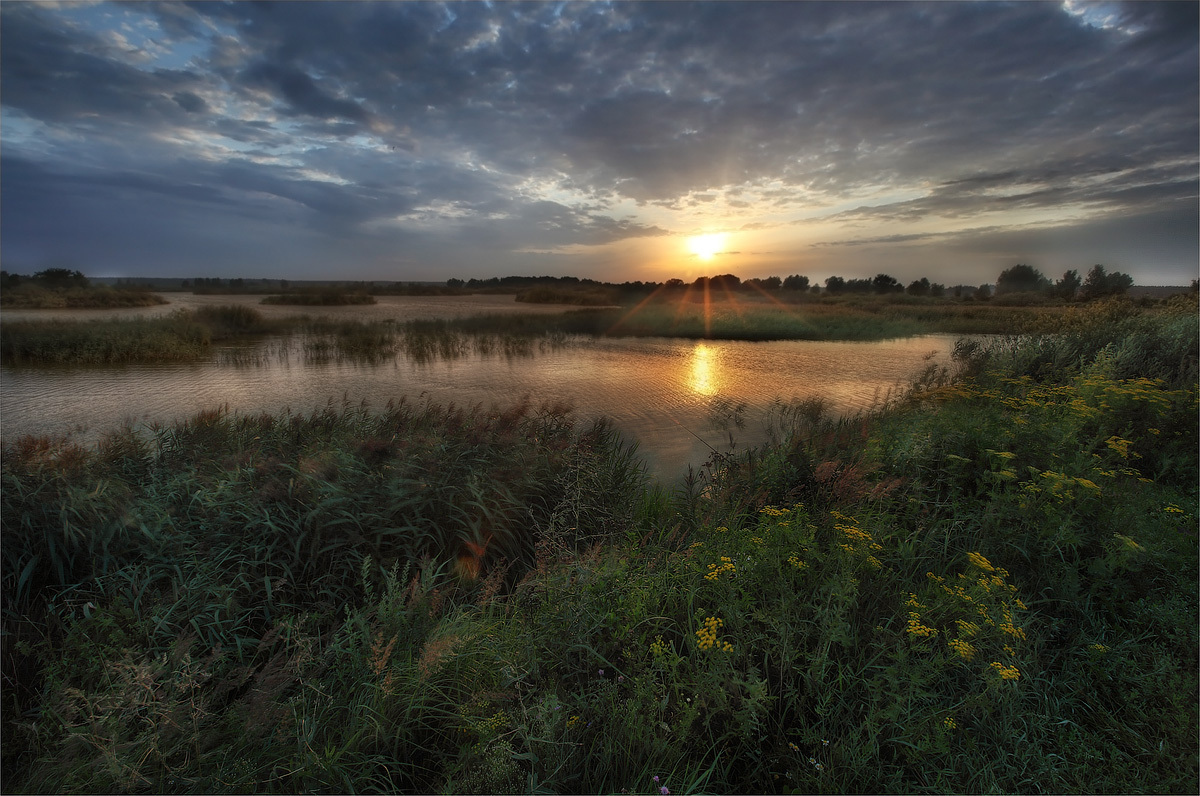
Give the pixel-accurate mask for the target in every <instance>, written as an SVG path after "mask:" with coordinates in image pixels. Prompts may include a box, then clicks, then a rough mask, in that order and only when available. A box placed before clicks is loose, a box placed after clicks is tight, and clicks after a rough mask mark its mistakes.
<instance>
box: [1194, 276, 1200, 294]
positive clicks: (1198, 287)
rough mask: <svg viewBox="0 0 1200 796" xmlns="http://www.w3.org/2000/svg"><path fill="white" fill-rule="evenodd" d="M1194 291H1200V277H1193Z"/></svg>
mask: <svg viewBox="0 0 1200 796" xmlns="http://www.w3.org/2000/svg"><path fill="white" fill-rule="evenodd" d="M1192 292H1193V293H1200V279H1193V280H1192Z"/></svg>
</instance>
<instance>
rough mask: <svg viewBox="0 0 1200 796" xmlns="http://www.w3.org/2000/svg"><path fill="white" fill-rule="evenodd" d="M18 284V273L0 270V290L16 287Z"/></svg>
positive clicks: (19, 277)
mask: <svg viewBox="0 0 1200 796" xmlns="http://www.w3.org/2000/svg"><path fill="white" fill-rule="evenodd" d="M19 284H21V275H20V274H10V273H9V272H8V271H0V290H5V289H7V288H10V287H16V286H17V285H19Z"/></svg>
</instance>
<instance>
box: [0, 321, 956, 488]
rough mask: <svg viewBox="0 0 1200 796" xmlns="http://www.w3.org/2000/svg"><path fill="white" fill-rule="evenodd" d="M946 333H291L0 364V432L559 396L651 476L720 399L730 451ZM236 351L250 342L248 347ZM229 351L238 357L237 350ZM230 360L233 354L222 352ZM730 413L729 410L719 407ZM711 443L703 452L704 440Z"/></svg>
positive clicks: (673, 466)
mask: <svg viewBox="0 0 1200 796" xmlns="http://www.w3.org/2000/svg"><path fill="white" fill-rule="evenodd" d="M956 339H957V337H956V336H953V335H930V336H924V337H914V338H908V339H902V340H890V341H884V342H876V343H850V342H832V343H831V342H810V341H778V342H769V343H765V342H757V343H756V342H732V341H705V342H703V343H699V342H696V341H692V340H678V339H665V338H637V339H634V338H621V339H600V340H596V339H591V338H581V339H574V340H571V341H569V342H568V343H567V344H566V345H562V346H557V347H549V348H547V349H546V350H540V349H538V347H537V346H534V347H533V349H532V352H531V353H530V354H529V355H527V356H507V357H506V356H503V355H495V354H493V355H482V354H480V353H478V352H477V351H475V352H469V353H467V354H465V355H463V356H461V357H459V358H456V359H450V360H446V359H434V360H429V361H424V362H418V361H413V360H410V359H409V358H407V357H405V356H404V355H403V354H399V355H396V356H394V357H391V358H389V359H388V360H386V361H384V362H382V363H377V364H356V363H353V362H347V361H339V360H337V359H329V360H326V361H319V362H318V361H313V360H311V359H306V357H305V355H304V352H303V347H302V344H301V343H299V342H298V341H296V340H289V341H283V340H274V341H266V342H264V343H262V344H261V345H260V346H258V347H256V348H255V349H254V350H252V351H249V352H247V351H245V350H240V351H238V352H236V356H235V357H233V359H235V360H236V361H239V362H242V364H220V363H221V357H217V358H215V359H214V361H212V362H205V363H195V364H187V365H165V366H129V367H119V368H70V369H59V368H36V369H35V368H20V369H12V368H5V369H3V371H0V376H2V389H0V420H2V423H3V425H2V426H0V432H2V433H3V436H4V438H5V439H13V438H15V437H16V436H19V435H21V434H27V433H36V434H50V435H63V434H72V435H73V436H74V437H75V438H77V439H79V440H80V441H81V442H87V443H91V442H94V441H96V440H97V439H98V438H99V437H100V435H101V434H102V433H103V432H105V431H107V430H109V429H112V428H114V427H115V426H117V425H118V424H119V423H121V422H122V421H123V420H126V419H128V420H130V421H132V422H135V423H150V422H159V423H169V422H171V421H173V420H175V419H179V418H184V417H188V416H191V415H193V414H195V413H197V412H199V411H201V410H205V409H212V408H214V407H220V406H223V405H226V404H228V406H229V408H230V410H231V411H235V412H241V413H257V412H261V411H267V412H279V411H281V410H283V409H285V408H288V409H291V410H293V411H295V412H302V413H308V412H310V411H312V410H313V409H315V408H319V407H323V406H325V405H326V403H327V402H329V401H332V402H334V403H335V404H336V403H340V402H341V401H342V400H343V398H345V400H347V401H349V402H350V403H352V404H358V403H359V402H360V401H363V400H365V401H366V402H367V403H368V404H369V405H370V406H376V407H383V406H384V405H386V403H387V402H388V401H389V400H391V399H398V398H399V397H400V396H402V395H407V396H408V397H409V400H416V399H418V398H419V397H420V396H426V397H428V398H429V399H431V400H434V401H440V402H450V401H453V402H455V403H457V404H459V405H474V404H481V405H483V406H484V407H488V406H490V405H492V404H499V405H506V404H510V403H513V402H516V401H519V400H521V399H522V398H524V397H528V399H529V400H530V401H531V403H532V404H534V405H535V406H536V405H538V404H540V403H543V402H552V401H561V402H566V403H568V404H571V405H573V406H574V407H575V409H576V412H577V414H578V415H579V416H580V417H581V418H588V417H594V416H599V415H606V416H608V417H610V418H612V420H613V421H614V423H615V424H616V426H617V427H618V428H620V429H621V430H622V431H623V432H624V433H625V434H626V435H628V436H629V437H631V438H633V439H636V440H637V441H638V443H639V445H640V449H641V452H642V455H643V456H644V457H645V458H646V460H647V462H648V464H649V466H650V468H651V470H652V472H654V473H655V474H656V475H658V476H660V477H665V478H668V479H673V478H675V477H678V476H679V475H680V474H681V473H682V472H683V471H684V470H685V469H686V467H687V465H688V464H692V465H698V464H700V463H702V462H703V461H704V460H705V459H707V458H708V456H709V454H710V453H711V449H713V448H715V449H720V450H722V451H728V450H729V445H730V441H729V436H728V434H729V431H730V429H729V428H728V425H727V424H726V425H723V426H722V425H720V424H718V423H714V421H713V418H714V417H721V416H724V415H727V414H728V412H727V409H726V407H727V406H733V405H737V404H743V403H744V404H745V409H744V411H743V412H742V413H741V417H742V418H743V419H744V420H745V424H744V427H743V428H741V429H740V430H737V431H736V432H734V439H735V443H736V445H737V449H738V450H742V449H744V448H745V447H746V446H748V445H755V444H759V443H761V442H762V441H763V440H764V439H765V438H766V434H767V428H766V426H767V423H768V422H769V420H770V415H771V411H772V406H773V405H774V403H775V402H776V401H777V400H781V401H784V402H787V401H790V400H793V399H802V398H808V397H818V396H822V397H824V398H825V399H827V400H828V402H829V404H830V408H831V410H832V411H833V412H835V413H850V412H854V411H857V410H862V409H867V408H869V407H870V406H871V405H872V404H873V403H875V402H876V401H878V400H879V399H880V398H882V397H883V396H884V395H886V394H887V393H888V392H889V391H892V390H897V389H901V388H903V387H904V386H906V385H907V384H908V383H909V382H910V381H911V379H912V378H913V377H915V376H916V375H917V374H919V373H920V371H921V370H922V369H923V368H924V367H926V366H927V365H929V364H948V363H949V359H950V352H951V351H952V349H953V345H954V341H955V340H956ZM243 348H244V347H243ZM231 356H232V355H231ZM226 361H228V360H226ZM723 413H724V414H723ZM81 429H82V430H81ZM709 446H711V448H710V447H709Z"/></svg>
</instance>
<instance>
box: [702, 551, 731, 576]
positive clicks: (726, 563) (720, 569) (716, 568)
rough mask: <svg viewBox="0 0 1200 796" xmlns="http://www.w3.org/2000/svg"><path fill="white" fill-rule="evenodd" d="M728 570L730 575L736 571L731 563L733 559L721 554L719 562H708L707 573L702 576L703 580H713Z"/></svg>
mask: <svg viewBox="0 0 1200 796" xmlns="http://www.w3.org/2000/svg"><path fill="white" fill-rule="evenodd" d="M726 572H728V573H729V574H730V575H733V574H736V573H737V567H736V566H734V564H733V559H732V558H730V557H729V556H721V563H720V564H709V565H708V573H707V574H706V575H705V576H704V579H705V580H713V581H715V580H716V579H717V578H719V577H721V576H722V575H724V574H725V573H726Z"/></svg>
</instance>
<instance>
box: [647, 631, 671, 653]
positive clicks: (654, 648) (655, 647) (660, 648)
mask: <svg viewBox="0 0 1200 796" xmlns="http://www.w3.org/2000/svg"><path fill="white" fill-rule="evenodd" d="M669 649H670V647H669V646H667V642H665V641H663V637H662V636H655V637H654V641H652V642H650V654H651V655H653V656H654V657H655V658H661V657H662V656H663V655H666V654H667V650H669Z"/></svg>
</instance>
